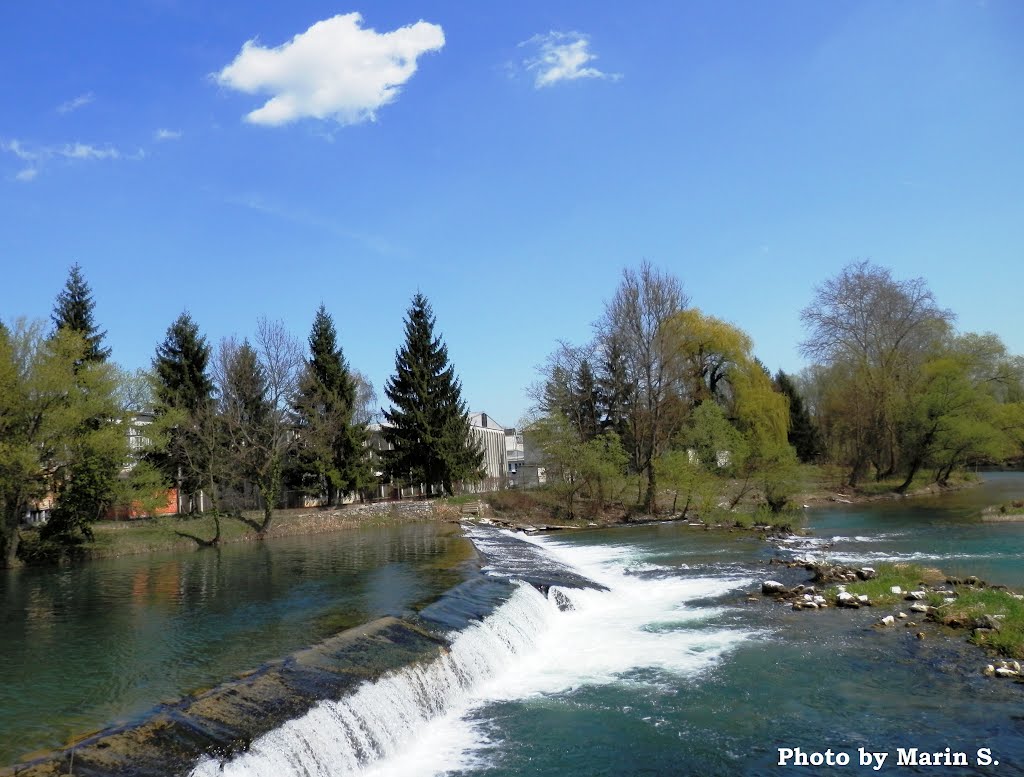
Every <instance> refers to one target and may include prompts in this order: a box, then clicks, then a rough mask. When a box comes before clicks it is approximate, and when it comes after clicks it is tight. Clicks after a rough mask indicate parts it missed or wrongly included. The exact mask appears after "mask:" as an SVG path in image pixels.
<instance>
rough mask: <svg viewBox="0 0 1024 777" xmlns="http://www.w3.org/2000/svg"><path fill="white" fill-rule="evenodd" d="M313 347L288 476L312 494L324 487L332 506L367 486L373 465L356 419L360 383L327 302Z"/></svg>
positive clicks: (311, 337) (315, 324)
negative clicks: (341, 496) (341, 494)
mask: <svg viewBox="0 0 1024 777" xmlns="http://www.w3.org/2000/svg"><path fill="white" fill-rule="evenodd" d="M309 352H310V358H309V360H308V361H307V362H306V366H305V370H304V371H303V374H302V376H301V377H300V379H299V390H298V394H297V396H296V400H295V406H294V412H295V421H296V425H297V427H298V429H299V444H298V449H297V451H296V456H295V459H294V466H293V469H292V472H291V473H290V480H291V482H292V483H293V484H295V485H298V486H300V487H302V488H304V489H306V490H309V491H312V492H313V493H316V494H321V493H324V492H326V494H327V501H328V504H330V505H334V504H335V503H336V501H337V495H338V494H339V492H352V491H357V490H358V489H360V488H362V487H364V486H365V485H367V484H368V483H369V480H370V470H369V466H368V462H367V459H366V446H365V443H366V425H365V424H363V423H359V422H358V421H357V420H356V418H355V410H356V404H357V401H356V400H357V397H356V394H357V390H356V382H355V380H354V379H353V377H352V374H351V372H350V370H349V367H348V364H347V363H346V361H345V357H344V355H343V354H342V351H341V348H340V347H339V346H338V342H337V332H336V330H335V328H334V321H333V320H332V319H331V316H330V314H329V313H328V312H327V309H326V308H325V307H324V306H323V305H320V308H319V309H318V310H317V312H316V317H315V318H314V320H313V328H312V330H311V332H310V335H309Z"/></svg>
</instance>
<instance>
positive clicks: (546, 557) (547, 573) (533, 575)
mask: <svg viewBox="0 0 1024 777" xmlns="http://www.w3.org/2000/svg"><path fill="white" fill-rule="evenodd" d="M463 532H464V534H465V535H466V536H467V537H468V538H469V539H470V540H471V541H472V543H473V544H474V545H475V546H476V549H477V551H479V553H480V555H482V556H483V557H484V559H485V561H486V565H485V566H484V572H486V573H487V574H488V575H491V576H492V577H500V578H504V579H506V580H522V581H523V582H524V583H529V584H530V585H532V586H533V587H534V588H536V589H538V590H539V591H541V592H542V593H545V594H546V593H547V592H548V589H550V588H552V587H553V586H559V587H562V588H590V589H594V590H597V591H607V590H608V588H607V587H606V586H603V585H601V584H600V583H595V582H594V581H593V580H591V579H590V578H588V577H585V576H584V575H582V574H580V572H579V571H578V570H576V569H574V568H573V567H570V566H568V565H567V564H564V563H563V562H561V561H559V560H558V559H556V558H554V557H553V556H551V555H550V554H548V553H546V552H545V551H544V549H543V548H541V547H539V546H537V545H535V544H534V543H532V542H527V541H526V540H524V539H522V538H521V537H519V536H517V535H515V534H513V533H512V532H510V531H507V530H504V529H495V528H492V527H488V526H479V525H472V526H464V527H463Z"/></svg>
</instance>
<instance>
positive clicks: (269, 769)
mask: <svg viewBox="0 0 1024 777" xmlns="http://www.w3.org/2000/svg"><path fill="white" fill-rule="evenodd" d="M530 541H531V542H532V543H534V544H535V545H537V546H539V547H540V548H542V549H543V550H544V551H545V552H546V553H548V554H550V555H551V556H552V557H554V559H556V560H557V561H559V562H560V563H563V564H566V565H569V566H571V567H574V568H575V569H577V570H579V572H580V573H581V574H583V575H585V576H586V577H588V578H590V579H592V580H595V581H596V582H598V583H601V584H603V585H605V586H607V587H608V589H610V590H607V591H601V590H596V589H569V588H565V589H563V588H557V589H552V590H553V591H558V592H559V595H561V596H563V597H565V598H567V599H568V600H569V601H570V602H571V604H572V609H569V610H565V611H563V610H560V609H559V608H558V607H557V606H556V603H555V602H554V601H553V597H554V594H552V596H551V598H549V597H545V596H544V595H543V594H541V593H540V592H539V591H537V590H536V589H535V588H533V587H532V586H529V585H526V584H523V583H519V584H517V588H516V590H515V592H514V593H513V595H512V596H511V598H510V599H509V600H508V601H507V602H506V603H504V604H503V605H501V606H500V607H499V608H497V609H496V610H495V611H494V612H493V613H492V614H491V615H490V616H488V617H487V618H486V619H485V620H484V621H482V622H480V623H477V624H473V625H471V626H469V627H468V628H466V629H465V630H463V631H462V632H460V633H459V634H458V635H457V636H456V637H455V638H454V640H453V642H452V645H451V649H450V651H449V652H447V653H446V654H443V655H440V656H439V657H438V658H437V659H436V660H434V661H432V662H431V663H429V664H428V665H426V666H414V667H407V668H405V669H403V670H401V671H399V672H395V673H392V674H390V675H388V676H385V677H383V678H381V679H379V680H378V681H376V682H372V683H366V684H364V685H363V686H362V687H361V688H360V689H359V690H358V691H357V692H356V693H355V694H353V695H351V696H349V697H346V698H344V699H342V700H340V701H325V702H321V703H320V704H319V705H318V706H317V707H315V708H314V709H313V710H311V711H310V712H309V713H307V714H306V715H305V716H303V717H302V718H299V719H297V720H294V721H290V722H289V723H287V724H285V725H284V726H282V727H280V728H278V729H276V730H274V731H272V732H270V733H268V734H266V735H265V736H263V737H260V738H259V739H258V740H256V741H255V742H254V743H253V745H252V747H251V748H250V750H249V752H247V753H245V754H243V755H241V756H239V757H237V758H235V759H233V760H230V761H228V762H226V763H224V762H219V761H216V760H213V759H209V760H206V761H203V762H201V763H200V764H199V765H198V766H197V767H196V769H195V770H194V771H193V777H208V776H212V775H215V774H225V775H248V776H249V777H290V776H291V775H295V776H296V777H298V776H299V775H302V776H304V777H328V776H329V775H331V776H333V775H345V774H359V775H366V776H372V777H391V776H396V777H397V776H398V775H402V777H405V776H407V775H408V776H409V777H413V776H415V775H436V774H443V773H445V772H448V771H452V770H456V769H462V768H467V767H469V766H472V765H473V764H474V763H478V762H479V761H480V760H481V759H485V758H486V751H487V748H488V746H489V745H490V744H491V743H490V742H489V741H488V739H487V735H486V733H485V732H484V731H483V729H482V728H481V726H480V725H479V722H478V719H479V715H480V712H481V710H484V709H485V708H486V705H488V704H493V703H496V702H507V701H518V700H528V699H529V698H531V697H538V696H541V695H549V696H550V695H557V694H562V693H566V692H571V691H572V690H573V689H575V688H578V687H580V686H583V685H593V684H609V683H635V682H651V680H649V679H647V680H643V681H642V680H640V679H638V676H637V673H636V670H640V669H655V670H658V671H659V672H663V673H668V674H671V675H673V676H675V677H677V678H678V677H681V678H692V677H696V676H698V675H699V674H700V673H701V672H703V671H706V670H708V669H709V668H711V667H712V666H714V665H715V664H716V663H717V662H718V661H719V659H720V658H721V657H722V656H723V655H724V654H725V653H726V652H728V651H729V650H731V649H733V648H735V647H736V646H737V645H739V644H740V643H742V642H743V641H745V640H747V639H750V638H751V637H753V636H754V634H753V633H751V632H745V631H740V630H736V629H729V628H725V627H722V626H718V625H715V624H714V623H712V622H709V621H712V619H714V618H715V617H716V616H718V615H720V614H721V612H722V609H721V608H717V607H701V606H695V605H693V604H690V603H691V602H697V601H700V600H707V599H710V598H714V597H718V596H721V595H723V594H725V593H727V592H729V591H730V590H733V589H735V588H738V587H740V586H744V585H747V584H749V583H750V582H751V581H750V579H749V578H743V577H739V576H733V577H724V578H723V577H700V578H684V577H659V578H654V579H649V578H640V577H638V576H636V575H635V574H633V573H631V572H630V570H631V569H633V570H635V569H636V568H637V566H639V565H642V564H643V563H644V562H643V561H642V553H639V552H638V551H637V550H636V549H634V548H632V547H630V546H611V545H594V546H587V547H581V546H577V545H571V544H565V543H561V542H555V541H551V540H549V539H546V538H532V539H531V540H530ZM647 675H648V673H645V675H644V677H647Z"/></svg>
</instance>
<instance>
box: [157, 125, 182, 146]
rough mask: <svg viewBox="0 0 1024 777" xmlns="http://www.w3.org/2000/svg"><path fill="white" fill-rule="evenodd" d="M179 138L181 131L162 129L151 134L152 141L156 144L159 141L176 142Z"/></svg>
mask: <svg viewBox="0 0 1024 777" xmlns="http://www.w3.org/2000/svg"><path fill="white" fill-rule="evenodd" d="M180 137H181V130H170V129H164V128H163V127H161V128H160V129H158V130H157V131H156V132H154V133H153V140H156V141H158V142H159V141H161V140H178V138H180Z"/></svg>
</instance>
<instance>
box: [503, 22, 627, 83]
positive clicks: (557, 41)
mask: <svg viewBox="0 0 1024 777" xmlns="http://www.w3.org/2000/svg"><path fill="white" fill-rule="evenodd" d="M519 45H520V46H536V47H537V56H536V57H532V58H530V59H526V60H523V67H525V68H526V69H527V70H529V71H531V72H532V73H534V79H533V85H534V86H535V87H536V88H538V89H540V88H542V87H545V86H552V85H554V84H557V83H558V82H559V81H575V80H576V79H578V78H603V79H606V80H609V81H618V80H619V79H621V78H622V74H621V73H605V72H602V71H601V70H598V69H597V68H596V67H587V63H588V62H593V61H594V60H595V59H597V55H596V54H593V53H591V51H590V38H589V37H588V36H586V35H584V34H583V33H581V32H555V31H551V32H549V33H547V34H546V35H534V36H533V37H532V38H530V39H529V40H525V41H523V42H522V43H520V44H519Z"/></svg>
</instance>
